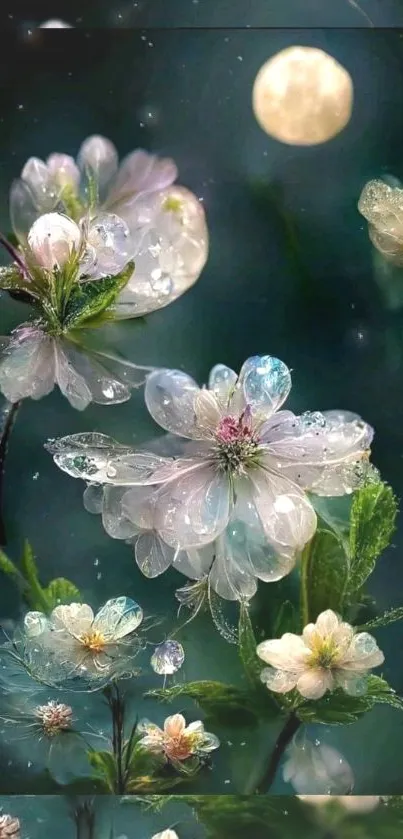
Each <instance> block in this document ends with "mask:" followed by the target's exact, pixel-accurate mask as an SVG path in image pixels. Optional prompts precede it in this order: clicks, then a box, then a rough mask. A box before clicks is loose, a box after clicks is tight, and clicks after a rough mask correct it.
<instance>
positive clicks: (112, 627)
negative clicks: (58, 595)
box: [15, 597, 143, 690]
mask: <svg viewBox="0 0 403 839" xmlns="http://www.w3.org/2000/svg"><path fill="white" fill-rule="evenodd" d="M142 619H143V612H142V609H141V608H140V606H139V605H138V604H137V603H135V602H134V601H133V600H130V599H129V598H127V597H118V598H115V599H112V600H108V601H107V603H105V605H104V606H103V607H102V608H101V609H100V610H99V611H98V612H97V613H96V615H95V616H94V613H93V611H92V609H91V607H90V606H88V605H86V604H81V603H71V604H70V605H68V606H56V608H55V609H53V611H52V613H51V615H50V616H49V617H47V616H46V615H44V614H42V612H28V613H27V615H26V616H25V620H24V627H23V631H22V632H21V634H20V636H19V637H17V640H16V642H15V643H16V647H17V649H18V651H19V653H20V655H21V657H22V658H23V661H24V664H25V666H26V667H27V669H28V670H29V672H30V673H31V675H32V676H33V677H34V678H37V679H38V680H39V681H41V682H43V683H45V684H48V685H52V686H56V687H58V686H60V685H62V684H65V683H66V684H67V685H68V686H69V687H70V688H72V689H74V688H76V689H78V690H80V689H84V690H85V689H87V688H90V689H100V688H102V687H104V686H105V685H106V684H108V683H109V682H110V681H111V680H113V679H115V678H118V677H119V676H123V675H128V674H130V673H133V672H134V659H135V657H136V655H137V654H138V652H139V650H140V649H141V642H140V639H139V637H138V635H135V631H136V629H137V628H138V627H139V625H140V623H141V621H142Z"/></svg>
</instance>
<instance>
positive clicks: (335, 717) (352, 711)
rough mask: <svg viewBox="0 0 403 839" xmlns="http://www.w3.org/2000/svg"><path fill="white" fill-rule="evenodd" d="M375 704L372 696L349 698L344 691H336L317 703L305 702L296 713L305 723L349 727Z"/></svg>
mask: <svg viewBox="0 0 403 839" xmlns="http://www.w3.org/2000/svg"><path fill="white" fill-rule="evenodd" d="M374 702H375V700H374V699H373V697H372V696H367V695H365V696H349V695H348V694H347V693H344V691H342V690H336V691H334V692H333V693H330V694H326V695H325V696H324V697H323V698H322V699H318V700H317V701H313V700H309V701H307V702H304V703H303V704H302V705H299V706H298V708H297V709H296V711H295V713H296V714H297V716H298V717H299V719H300V720H301V721H302V722H304V723H309V724H312V723H324V724H326V725H349V724H350V723H353V722H356V721H357V720H358V719H360V717H362V716H363V715H364V714H366V713H367V711H370V710H371V708H372V707H373V706H374Z"/></svg>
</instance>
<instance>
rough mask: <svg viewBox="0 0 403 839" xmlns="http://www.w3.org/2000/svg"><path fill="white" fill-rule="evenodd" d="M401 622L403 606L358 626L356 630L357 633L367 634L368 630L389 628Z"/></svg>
mask: <svg viewBox="0 0 403 839" xmlns="http://www.w3.org/2000/svg"><path fill="white" fill-rule="evenodd" d="M401 620H403V606H398V607H397V608H396V609H389V611H387V612H384V613H383V615H379V617H377V618H374V619H373V620H370V621H367V623H363V624H361V626H357V627H356V629H357V632H367V631H368V629H377V628H378V627H379V626H388V624H390V623H397V621H401Z"/></svg>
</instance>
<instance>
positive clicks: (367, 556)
mask: <svg viewBox="0 0 403 839" xmlns="http://www.w3.org/2000/svg"><path fill="white" fill-rule="evenodd" d="M396 515H397V501H396V498H395V496H394V494H393V490H392V489H391V487H389V486H387V484H384V483H382V482H380V481H379V482H377V483H373V484H368V485H367V486H365V487H363V488H362V489H360V490H358V492H356V494H355V496H354V499H353V504H352V507H351V519H350V521H351V527H350V574H349V580H348V586H347V593H348V594H350V595H353V594H354V593H355V592H356V591H357V590H358V589H360V588H361V586H362V585H363V584H364V583H365V581H366V579H367V578H368V577H369V575H370V574H371V573H372V571H373V570H374V568H375V563H376V560H377V559H378V557H379V556H380V554H381V553H382V551H384V550H385V548H387V546H388V545H389V544H390V541H391V538H392V534H393V532H394V530H395V521H396Z"/></svg>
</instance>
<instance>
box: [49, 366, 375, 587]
mask: <svg viewBox="0 0 403 839" xmlns="http://www.w3.org/2000/svg"><path fill="white" fill-rule="evenodd" d="M290 388H291V376H290V372H289V370H288V368H287V367H286V365H285V364H284V363H283V362H282V361H279V360H278V359H276V358H272V357H271V356H255V357H253V358H250V359H248V360H247V361H246V362H245V364H244V365H243V367H242V370H241V372H240V374H239V376H237V374H236V373H235V372H234V371H233V370H230V369H229V368H228V367H225V366H224V365H217V366H216V367H214V368H213V370H212V371H211V374H210V379H209V386H208V388H199V387H198V385H197V384H196V382H195V381H194V380H193V379H192V378H191V377H190V376H188V375H187V374H185V373H183V372H181V371H179V370H157V371H155V372H153V373H151V374H150V375H149V376H148V377H147V381H146V388H145V400H146V404H147V407H148V409H149V411H150V413H151V415H152V416H153V418H154V419H155V420H156V422H157V423H158V424H159V425H160V426H162V428H164V429H165V430H166V431H168V432H170V433H171V434H173V435H178V436H179V437H182V438H188V439H189V440H190V441H191V443H189V444H188V447H187V449H186V453H185V455H184V456H183V457H180V456H179V457H175V458H167V457H162V456H159V455H155V454H152V453H150V452H142V451H137V452H135V451H133V450H132V449H131V450H127V451H122V448H121V447H119V445H117V444H116V443H114V441H112V440H108V439H103V440H102V442H101V443H100V444H99V445H98V443H97V440H96V439H95V438H93V444H88V438H87V445H86V444H85V441H84V440H81V437H80V435H73V437H71V438H68V437H67V438H64V439H63V440H61V441H56V443H55V444H54V445H53V446H51V450H52V451H53V452H54V459H55V462H56V463H57V464H58V466H60V468H62V469H63V470H64V471H66V472H68V473H69V474H70V475H72V476H73V477H80V478H82V479H84V480H87V481H88V482H91V483H98V484H103V485H105V486H107V487H110V488H111V489H110V490H109V496H110V505H108V508H109V511H110V513H111V516H110V518H111V522H112V524H111V527H113V519H115V520H116V521H117V522H118V521H120V522H121V523H122V525H124V526H125V527H126V528H127V531H130V528H131V535H132V536H134V535H135V534H136V533H138V530H136V528H138V527H140V528H141V526H142V522H144V524H145V529H146V530H152V531H153V532H154V534H157V535H158V537H159V538H160V539H161V540H162V542H163V543H164V545H167V546H168V547H170V548H171V549H172V551H173V552H174V554H173V555H174V556H175V557H176V556H177V554H178V553H179V552H183V551H186V552H187V553H188V556H189V552H191V551H199V550H200V549H202V548H204V547H205V546H208V545H212V544H213V543H214V564H213V566H212V568H211V572H210V581H211V584H212V587H213V588H214V589H215V590H216V591H217V593H219V594H220V595H221V596H223V597H229V598H233V597H234V591H236V592H237V594H235V597H236V596H239V595H244V596H251V593H252V594H253V591H254V590H255V589H253V587H254V586H256V579H262V580H266V581H272V580H276V579H277V580H278V579H280V578H281V577H283V576H284V575H285V574H287V573H289V572H290V570H291V569H292V567H293V565H294V563H295V559H296V555H297V553H298V552H299V551H300V550H301V549H302V548H303V547H304V545H305V544H306V543H307V542H308V541H309V539H311V537H312V536H313V534H314V532H315V529H316V515H315V512H314V509H313V506H312V503H311V501H310V500H309V498H308V496H307V492H311V493H314V494H317V495H343V494H345V493H351V492H352V491H353V490H354V489H356V488H357V487H358V486H360V484H361V483H362V481H363V479H364V478H365V476H366V474H367V471H368V454H369V447H370V444H371V440H372V436H373V431H372V429H371V428H370V427H369V426H368V425H367V424H366V423H365V422H363V421H362V420H361V419H360V418H359V417H357V416H356V415H351V414H347V413H346V412H340V411H330V412H326V413H324V414H321V413H307V414H303V415H302V416H299V417H298V416H295V415H294V414H293V413H292V412H291V411H283V410H279V409H280V408H281V406H282V404H283V402H284V401H285V399H286V398H287V396H288V393H289V391H290ZM84 452H86V455H87V457H86V458H85V459H84V460H83V459H80V458H79V457H78V455H79V454H80V453H81V454H82V455H83V454H84ZM112 488H113V490H112ZM104 509H105V508H104ZM144 509H146V511H147V515H146V516H145V515H144ZM119 517H120V518H119ZM118 538H119V536H118ZM126 538H130V535H127V536H126ZM153 544H155V541H154V542H153ZM164 551H165V548H164ZM165 553H166V552H165ZM159 555H160V552H159ZM171 556H172V554H171ZM166 557H167V553H166ZM155 561H156V563H157V559H156V560H155ZM158 561H159V560H158ZM163 564H165V567H167V559H165V560H163ZM149 576H152V574H149ZM195 576H196V577H197V576H198V575H197V574H196V575H195Z"/></svg>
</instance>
